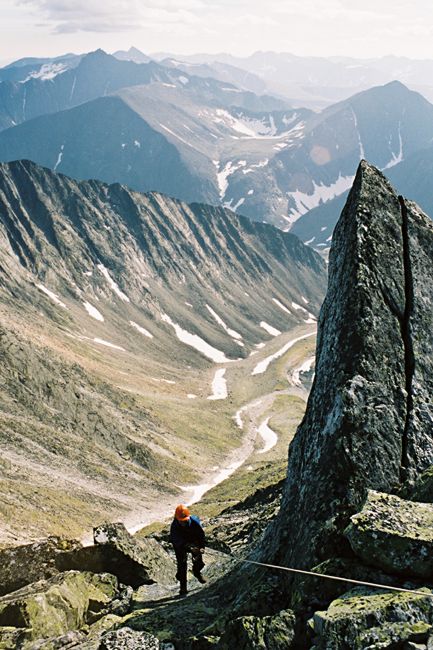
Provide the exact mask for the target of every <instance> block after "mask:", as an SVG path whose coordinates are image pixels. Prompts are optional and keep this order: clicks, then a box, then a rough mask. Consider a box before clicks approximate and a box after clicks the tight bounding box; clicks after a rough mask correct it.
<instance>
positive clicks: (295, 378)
mask: <svg viewBox="0 0 433 650" xmlns="http://www.w3.org/2000/svg"><path fill="white" fill-rule="evenodd" d="M314 359H315V357H310V358H309V359H307V360H306V361H304V363H303V364H302V365H301V366H299V368H295V370H294V371H293V372H292V383H294V384H296V386H302V383H301V379H300V374H301V372H308V371H309V370H311V366H312V365H313V363H314Z"/></svg>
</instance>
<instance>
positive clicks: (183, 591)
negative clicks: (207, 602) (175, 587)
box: [179, 587, 188, 596]
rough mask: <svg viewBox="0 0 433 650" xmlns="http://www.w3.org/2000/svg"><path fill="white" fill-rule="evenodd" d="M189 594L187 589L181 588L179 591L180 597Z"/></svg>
mask: <svg viewBox="0 0 433 650" xmlns="http://www.w3.org/2000/svg"><path fill="white" fill-rule="evenodd" d="M187 594H188V589H187V588H186V587H181V588H180V591H179V596H186V595H187Z"/></svg>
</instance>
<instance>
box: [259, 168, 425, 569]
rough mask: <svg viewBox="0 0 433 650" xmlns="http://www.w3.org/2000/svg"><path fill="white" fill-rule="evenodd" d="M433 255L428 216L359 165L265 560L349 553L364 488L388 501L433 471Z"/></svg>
mask: <svg viewBox="0 0 433 650" xmlns="http://www.w3.org/2000/svg"><path fill="white" fill-rule="evenodd" d="M432 257H433V223H432V221H431V219H430V218H429V217H428V216H427V215H425V214H423V213H422V212H421V211H420V210H419V208H417V206H415V204H413V203H410V202H408V201H406V200H403V199H401V198H399V197H398V196H397V194H396V192H395V191H394V189H393V188H392V186H391V185H390V184H389V182H388V181H387V179H386V178H385V176H384V175H383V174H382V173H381V172H380V171H378V170H377V169H375V168H374V167H372V166H370V165H369V164H368V163H366V162H365V161H362V162H361V163H360V166H359V169H358V172H357V175H356V178H355V181H354V184H353V187H352V190H351V192H350V194H349V197H348V199H347V203H346V205H345V207H344V210H343V212H342V214H341V217H340V219H339V222H338V224H337V226H336V228H335V231H334V234H333V240H332V247H331V251H330V257H329V283H328V291H327V295H326V298H325V301H324V303H323V306H322V309H321V312H320V317H319V322H318V336H317V352H316V365H315V367H316V377H315V381H314V385H313V388H312V390H311V393H310V396H309V399H308V405H307V410H306V413H305V417H304V419H303V421H302V423H301V424H300V426H299V428H298V430H297V432H296V435H295V437H294V439H293V441H292V443H291V445H290V450H289V463H288V469H287V481H286V484H285V488H284V491H283V498H282V503H281V509H280V513H279V516H278V517H277V520H276V522H275V524H274V525H273V527H272V528H271V530H270V531H269V533H268V534H267V537H266V540H265V543H264V544H263V551H264V552H263V558H265V557H266V558H267V559H268V561H269V559H271V561H272V562H273V563H275V564H283V565H285V566H292V567H297V568H304V567H305V568H310V567H311V566H314V565H317V564H319V563H320V562H321V561H323V560H326V559H328V558H330V557H335V556H337V555H339V556H341V555H344V554H348V553H350V548H349V545H348V543H347V540H346V539H345V538H344V535H343V531H344V529H345V528H346V526H347V525H348V524H349V521H350V516H351V515H353V514H354V513H356V512H357V511H359V509H360V507H361V506H362V503H363V501H364V499H365V497H366V492H367V489H373V490H378V491H382V492H392V491H394V490H395V489H396V488H398V487H399V486H400V485H401V484H402V483H403V482H404V481H406V480H408V479H410V480H412V481H414V480H415V479H416V478H417V476H419V475H420V474H421V473H422V472H423V471H424V470H425V469H427V468H428V467H429V466H430V465H432V464H433V426H432V422H433V403H432V400H431V395H432V394H433V385H432V382H433V368H432V364H433V355H432V349H433V327H432V322H433V267H432V264H431V259H432ZM287 579H288V580H290V581H293V580H294V579H295V578H290V577H288V578H287Z"/></svg>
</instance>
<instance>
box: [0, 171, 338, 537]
mask: <svg viewBox="0 0 433 650" xmlns="http://www.w3.org/2000/svg"><path fill="white" fill-rule="evenodd" d="M325 285H326V269H325V264H324V262H323V261H322V259H321V258H320V256H318V255H317V253H315V252H314V251H313V250H311V249H310V248H309V247H307V246H305V245H304V244H302V242H300V240H299V239H298V238H297V237H295V236H293V235H291V234H290V233H284V232H282V231H280V230H277V229H275V228H274V227H272V226H271V225H267V224H261V223H252V222H251V221H250V220H249V219H247V218H246V217H241V216H237V215H235V214H234V213H233V212H231V211H228V210H225V209H223V208H216V207H212V206H208V205H204V204H197V203H196V204H191V205H188V204H185V203H182V202H180V201H178V200H175V199H170V198H169V197H166V196H164V195H161V194H156V193H153V194H146V195H144V194H138V193H135V192H132V191H131V190H129V189H128V188H127V187H125V186H122V185H120V184H118V183H116V184H113V185H106V184H103V183H100V182H97V181H90V182H77V181H74V180H72V179H70V178H68V177H66V176H63V175H61V174H56V173H54V172H52V171H50V170H48V169H44V168H42V167H39V166H37V165H35V164H34V163H32V162H29V161H18V162H13V163H10V164H2V165H0V348H1V354H2V364H1V369H0V405H1V409H0V411H1V415H0V418H1V426H2V439H1V449H2V454H1V467H2V471H3V474H2V479H1V481H0V487H1V492H2V503H3V504H4V508H6V510H7V513H6V514H7V516H6V519H5V522H7V526H6V530H5V525H6V524H5V523H4V522H3V524H2V525H1V526H0V534H1V536H2V539H13V535H14V534H17V533H18V534H19V535H22V534H23V522H25V530H26V533H25V535H26V536H28V537H29V538H32V536H35V535H36V536H37V535H38V532H40V531H41V530H45V531H46V530H50V531H51V532H65V530H67V529H68V527H69V530H70V531H72V530H73V531H76V533H75V534H81V533H82V531H83V529H84V528H86V527H87V526H89V525H90V522H91V521H94V520H95V517H97V518H98V519H100V518H101V517H119V516H127V515H128V513H129V512H134V513H135V514H137V513H138V512H140V511H143V517H145V516H148V515H146V512H148V508H149V507H150V505H151V504H155V503H156V502H158V501H160V499H161V495H164V496H163V498H164V499H168V498H170V496H171V495H174V493H175V492H178V491H179V489H180V488H179V485H178V483H179V484H180V485H182V484H183V485H185V484H186V485H188V484H190V483H191V481H192V480H194V477H196V476H197V478H198V477H199V476H200V471H201V470H200V468H201V467H203V466H204V464H206V463H209V464H215V462H216V461H217V462H218V459H219V458H220V457H222V456H225V455H226V454H227V451H228V450H229V449H231V448H232V447H233V446H236V445H238V444H239V439H240V438H241V437H242V435H243V434H242V431H241V430H240V429H239V428H238V426H237V425H236V424H235V422H234V420H233V418H232V415H230V410H231V409H233V406H231V403H232V402H231V400H230V403H229V401H228V400H225V399H223V400H221V405H220V404H219V403H218V402H215V401H212V400H211V401H209V400H208V397H209V395H210V394H211V393H212V389H211V385H212V382H213V380H214V375H215V373H216V372H217V370H218V369H219V370H218V373H219V374H221V372H222V374H223V375H224V372H226V370H227V373H230V372H231V370H230V368H231V367H232V366H233V372H235V373H236V375H237V377H238V379H237V383H239V379H240V377H241V375H242V374H245V369H244V370H242V367H240V364H246V368H248V370H247V375H250V374H251V370H252V368H253V367H254V366H255V365H256V363H257V361H256V359H257V360H259V359H260V358H261V357H262V356H263V353H262V352H261V349H262V348H265V346H266V345H267V344H268V343H269V344H270V345H271V350H272V351H275V345H278V344H274V343H273V341H274V339H275V338H276V337H278V336H279V334H280V333H281V332H286V331H289V330H292V329H293V328H295V327H299V326H302V327H304V328H305V327H307V328H308V327H309V328H311V327H314V323H315V320H316V317H317V314H318V310H319V306H320V303H321V300H322V296H323V293H324V290H325ZM308 323H310V325H306V324H308ZM281 345H282V344H280V347H281ZM277 350H278V347H277ZM265 354H268V355H269V352H265ZM252 355H257V356H252ZM250 356H251V359H250ZM259 380H260V381H262V380H261V379H260V376H259ZM259 380H256V381H259ZM212 399H213V398H212ZM226 410H227V412H226ZM204 441H206V444H205V448H204V447H203V445H204ZM179 450H181V451H179ZM199 456H200V457H199ZM174 476H176V477H177V478H176V480H175V481H173V477H174ZM54 479H55V487H53V486H52V483H53V480H54ZM143 494H146V503H147V508H146V507H144V505H143V507H141V505H140V500H141V499H142V495H143ZM149 504H150V505H149ZM2 507H3V506H2ZM41 510H42V511H43V512H44V517H43V519H41V518H40V512H41Z"/></svg>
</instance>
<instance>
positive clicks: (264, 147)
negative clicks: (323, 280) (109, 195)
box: [0, 51, 433, 250]
mask: <svg viewBox="0 0 433 650" xmlns="http://www.w3.org/2000/svg"><path fill="white" fill-rule="evenodd" d="M168 63H170V65H164V62H163V63H162V64H158V63H155V62H152V61H150V62H148V63H135V62H134V61H130V60H117V59H116V58H115V57H113V56H110V55H107V54H105V53H103V52H102V51H97V52H95V53H92V54H89V55H87V56H84V57H82V58H81V59H80V61H79V62H78V63H77V61H76V60H75V59H74V66H75V67H73V68H71V69H69V70H66V71H64V72H61V73H58V74H57V75H56V76H55V77H54V78H53V79H51V80H42V79H41V78H32V79H30V80H28V81H26V82H25V83H18V82H17V83H12V82H3V83H0V94H1V93H2V92H3V93H5V97H6V99H5V101H4V103H3V105H4V106H5V107H8V106H9V105H11V106H12V107H13V108H10V109H9V108H6V109H4V110H3V123H4V126H7V123H9V124H10V123H11V122H12V121H17V120H18V121H19V120H21V121H22V120H24V121H23V122H22V123H21V124H16V125H15V126H12V127H10V128H5V129H4V130H3V131H2V132H1V133H0V160H2V161H11V160H15V159H31V160H34V161H35V162H37V163H39V164H41V165H44V166H47V167H50V168H51V169H53V170H55V171H59V172H63V173H66V174H69V175H71V176H73V177H75V178H77V179H89V178H97V179H100V180H103V181H105V182H108V183H112V182H116V181H117V182H121V183H124V184H127V185H129V186H130V187H131V188H133V189H135V190H138V191H160V192H164V193H166V194H169V195H171V196H173V197H177V198H180V199H181V200H186V201H203V202H207V203H212V204H214V205H221V204H222V205H224V206H225V207H229V208H231V209H232V210H234V211H236V212H241V213H242V214H244V215H246V216H248V217H250V218H251V219H253V220H256V221H265V222H268V223H272V224H274V225H277V226H278V227H280V228H282V229H284V230H288V229H291V228H294V232H298V234H299V235H300V236H301V237H302V238H303V240H304V241H309V240H311V239H312V238H313V237H315V242H314V243H315V244H317V246H319V244H320V247H321V248H324V249H326V248H327V247H328V245H329V237H330V236H331V235H332V230H329V223H328V221H329V220H327V219H323V220H321V219H319V220H318V221H320V222H321V223H320V228H323V230H319V231H318V229H317V228H316V227H314V228H313V231H314V233H313V234H311V232H310V231H311V228H310V229H309V228H306V229H304V228H303V226H302V225H301V226H300V227H299V229H298V227H295V226H294V224H295V222H296V221H297V220H298V219H300V218H301V217H303V215H304V214H306V213H308V212H309V210H312V209H314V208H316V207H317V206H320V205H321V204H322V203H324V204H325V205H326V202H327V201H329V200H330V199H332V198H334V197H336V196H338V195H341V194H342V193H343V192H344V191H345V190H347V189H348V188H349V187H350V185H351V183H352V181H353V177H354V173H355V170H356V167H357V165H358V163H359V160H360V159H362V158H365V157H367V158H368V159H369V160H370V161H371V162H372V163H373V164H375V165H377V166H378V167H379V168H381V169H383V170H385V171H388V170H389V169H391V168H392V167H396V166H397V165H398V164H399V163H401V162H402V161H403V159H406V158H408V157H410V156H411V155H412V154H415V152H417V151H421V150H422V149H424V148H427V147H428V146H429V144H430V142H431V140H432V138H433V107H432V105H431V104H430V103H429V102H428V101H427V100H425V99H424V98H423V97H422V96H421V95H419V94H418V93H415V92H413V91H410V90H408V89H407V88H406V87H405V86H404V85H402V84H401V83H399V82H392V83H390V84H387V85H385V86H378V87H376V88H371V89H369V90H366V91H364V92H361V93H359V94H356V95H354V96H352V97H350V98H349V99H347V100H345V101H343V102H339V103H337V104H335V105H333V106H329V107H328V108H326V109H324V110H323V111H321V112H320V113H315V112H313V111H311V110H310V109H292V108H289V107H288V106H287V105H284V102H282V101H281V100H279V99H277V98H272V97H269V96H264V95H260V96H259V95H255V94H254V93H252V92H249V91H248V92H247V91H244V90H242V89H241V88H237V87H236V86H232V85H229V84H228V82H223V81H219V80H216V79H211V78H209V77H200V76H194V75H190V74H188V73H186V72H185V71H184V70H183V69H179V66H176V65H174V63H173V62H168ZM44 65H46V64H44ZM194 67H195V66H192V69H194ZM26 88H27V90H26ZM72 89H73V92H72ZM28 93H29V94H28ZM32 93H33V94H32ZM32 97H33V99H31V98H32ZM29 102H30V103H29ZM30 106H32V109H30ZM59 109H62V110H59ZM37 114H39V117H33V119H30V118H31V116H33V115H37ZM24 118H26V119H24ZM8 121H9V122H8ZM337 216H338V215H335V220H336V218H337ZM313 218H314V215H313ZM307 219H308V220H309V221H310V222H311V220H310V217H309V216H308V217H307ZM325 229H326V230H325ZM306 231H308V232H309V235H307V234H306ZM319 233H324V234H326V237H324V235H320V236H319ZM320 247H319V248H318V250H320Z"/></svg>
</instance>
